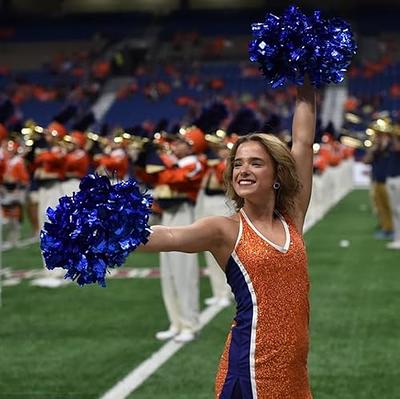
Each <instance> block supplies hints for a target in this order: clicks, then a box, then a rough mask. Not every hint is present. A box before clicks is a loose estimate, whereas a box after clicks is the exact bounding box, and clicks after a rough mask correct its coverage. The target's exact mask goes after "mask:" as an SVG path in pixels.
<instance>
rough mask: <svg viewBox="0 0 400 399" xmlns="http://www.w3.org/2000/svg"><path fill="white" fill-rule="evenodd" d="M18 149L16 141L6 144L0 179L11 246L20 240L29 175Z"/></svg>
mask: <svg viewBox="0 0 400 399" xmlns="http://www.w3.org/2000/svg"><path fill="white" fill-rule="evenodd" d="M18 149H19V145H18V143H17V142H16V141H13V140H9V141H8V143H7V144H6V146H5V152H6V156H5V157H4V159H5V168H4V172H3V174H2V179H1V180H2V184H1V194H2V195H1V205H2V210H3V214H4V219H5V221H6V224H7V226H8V240H9V242H10V243H11V244H12V245H15V244H16V243H17V242H18V240H19V239H20V235H21V222H22V218H23V204H24V202H25V196H26V188H27V186H28V183H29V174H28V171H27V169H26V166H25V162H24V159H23V158H22V156H21V155H20V154H19V152H18Z"/></svg>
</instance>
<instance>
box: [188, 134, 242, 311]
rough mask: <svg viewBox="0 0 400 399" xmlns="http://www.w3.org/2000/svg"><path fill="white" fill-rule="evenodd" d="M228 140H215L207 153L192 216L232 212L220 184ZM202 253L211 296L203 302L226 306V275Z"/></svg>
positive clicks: (228, 292) (209, 257)
mask: <svg viewBox="0 0 400 399" xmlns="http://www.w3.org/2000/svg"><path fill="white" fill-rule="evenodd" d="M229 144H232V145H233V143H232V142H221V143H219V144H216V145H215V148H214V151H212V152H210V154H208V155H209V157H208V161H207V163H208V170H207V173H206V175H205V176H204V178H203V181H202V189H201V192H200V194H199V198H198V201H197V203H196V212H195V213H196V219H199V218H202V217H206V216H230V215H231V214H232V213H233V209H234V208H233V207H232V208H230V207H229V203H228V201H229V200H228V198H227V197H226V196H225V184H224V171H225V167H226V159H227V157H228V155H229V147H228V145H229ZM210 147H211V145H210ZM213 147H214V146H213ZM204 255H205V259H206V264H207V270H208V274H209V277H210V284H211V291H212V297H210V298H206V299H205V303H206V305H218V306H223V307H225V306H229V305H230V303H231V299H232V292H231V289H230V287H229V285H228V284H227V282H226V276H225V274H224V273H223V271H222V270H221V268H220V266H219V265H218V263H217V262H216V260H215V258H214V257H213V256H212V255H211V253H210V252H205V254H204Z"/></svg>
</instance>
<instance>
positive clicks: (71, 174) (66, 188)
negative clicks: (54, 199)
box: [61, 131, 90, 195]
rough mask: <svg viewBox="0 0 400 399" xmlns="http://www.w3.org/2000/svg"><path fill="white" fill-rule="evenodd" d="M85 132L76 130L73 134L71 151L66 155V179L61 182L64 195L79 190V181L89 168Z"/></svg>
mask: <svg viewBox="0 0 400 399" xmlns="http://www.w3.org/2000/svg"><path fill="white" fill-rule="evenodd" d="M85 144H86V137H85V135H84V133H82V132H79V131H75V132H72V134H71V141H70V143H69V145H70V151H69V152H68V153H67V154H66V155H65V163H64V173H65V175H64V181H63V182H62V183H61V186H62V191H63V193H64V195H72V193H74V192H77V191H79V183H80V182H81V179H82V178H83V177H84V176H85V175H86V174H87V172H88V170H89V163H90V160H89V155H88V154H87V152H86V151H85V149H84V147H85Z"/></svg>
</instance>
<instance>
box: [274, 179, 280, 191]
mask: <svg viewBox="0 0 400 399" xmlns="http://www.w3.org/2000/svg"><path fill="white" fill-rule="evenodd" d="M272 187H273V188H274V190H279V189H280V188H281V183H279V182H278V181H276V182H275V183H274V185H273V186H272Z"/></svg>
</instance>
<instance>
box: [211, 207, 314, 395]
mask: <svg viewBox="0 0 400 399" xmlns="http://www.w3.org/2000/svg"><path fill="white" fill-rule="evenodd" d="M239 217H240V228H239V234H238V238H237V242H236V245H235V248H234V250H233V251H232V254H231V256H230V258H229V260H228V263H227V265H226V268H225V272H226V276H227V280H228V283H229V285H230V286H231V287H232V291H233V293H234V295H235V299H236V302H237V311H236V316H235V319H234V322H233V324H232V328H231V331H230V333H229V335H228V339H227V342H226V346H225V350H224V353H223V355H222V358H221V362H220V365H219V369H218V373H217V378H216V387H215V397H216V398H219V399H236V398H240V399H264V398H268V399H311V398H312V395H311V391H310V386H309V382H308V377H307V354H308V342H309V302H308V292H309V278H308V272H307V256H306V252H305V247H304V242H303V239H302V237H301V234H300V233H299V232H298V231H297V230H296V227H295V225H294V224H293V223H292V221H291V220H290V219H289V218H287V217H286V216H282V215H281V214H279V213H278V212H276V217H277V218H279V219H280V221H281V223H282V225H283V227H284V230H285V236H286V239H285V242H284V244H283V245H278V244H277V243H274V242H272V241H271V240H269V239H268V237H265V236H264V235H263V234H262V233H261V232H260V231H259V230H257V228H256V227H255V226H254V225H253V223H252V221H251V220H250V219H249V218H248V216H247V215H246V214H245V212H244V211H243V210H241V211H240V212H239Z"/></svg>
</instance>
